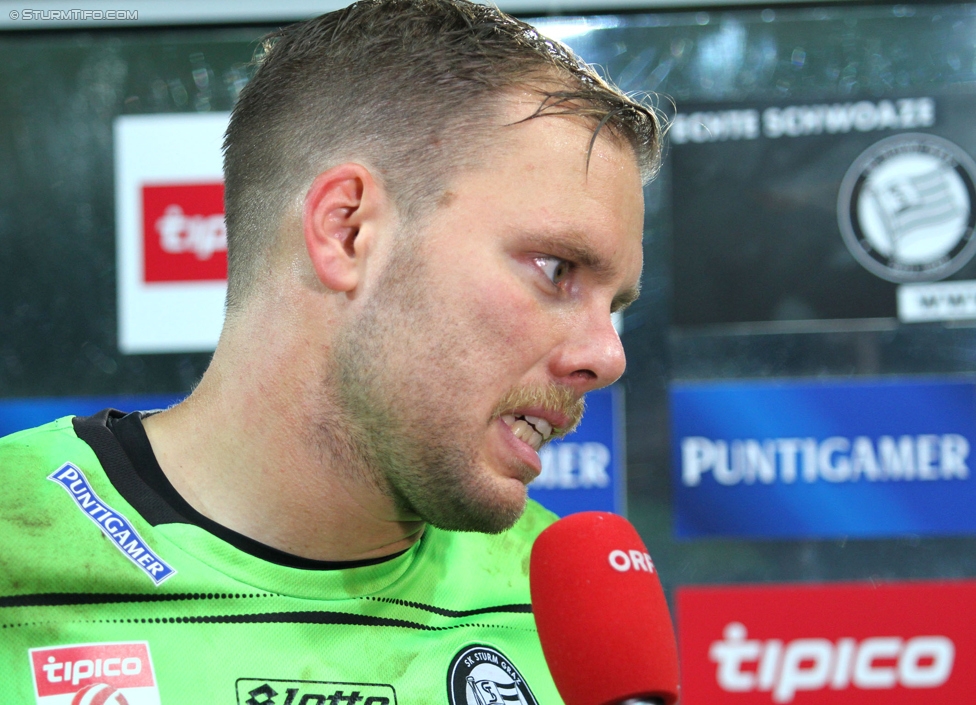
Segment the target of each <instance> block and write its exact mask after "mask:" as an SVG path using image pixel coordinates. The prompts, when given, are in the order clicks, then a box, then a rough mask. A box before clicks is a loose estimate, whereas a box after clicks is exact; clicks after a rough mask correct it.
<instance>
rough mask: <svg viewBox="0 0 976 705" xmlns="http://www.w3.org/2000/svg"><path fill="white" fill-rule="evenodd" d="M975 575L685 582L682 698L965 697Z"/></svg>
mask: <svg viewBox="0 0 976 705" xmlns="http://www.w3.org/2000/svg"><path fill="white" fill-rule="evenodd" d="M974 601H976V581H958V582H933V583H889V584H881V585H860V584H846V585H829V586H796V587H793V586H790V587H786V586H771V587H730V588H682V589H680V590H679V591H678V625H679V642H680V644H681V665H682V680H683V683H682V690H683V696H682V700H681V702H682V705H716V704H718V705H726V704H728V705H760V704H761V705H777V704H779V703H795V704H796V705H807V704H809V705H841V704H848V703H849V704H850V705H899V704H901V703H904V704H905V705H908V704H909V703H911V704H912V705H914V704H915V703H920V702H925V703H952V702H969V701H971V700H972V693H974V692H976V616H974V613H973V610H972V604H973V602H974Z"/></svg>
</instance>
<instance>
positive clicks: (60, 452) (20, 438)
mask: <svg viewBox="0 0 976 705" xmlns="http://www.w3.org/2000/svg"><path fill="white" fill-rule="evenodd" d="M73 418H74V417H73V416H64V417H62V418H60V419H57V420H55V421H51V422H50V423H46V424H44V425H43V426H36V427H34V428H28V429H25V430H23V431H18V432H16V433H12V434H10V435H9V436H4V437H3V438H0V469H2V470H3V474H4V478H5V480H6V481H8V482H9V481H10V480H11V479H12V478H13V477H14V476H15V475H19V474H21V473H28V474H30V473H31V472H32V471H35V470H36V471H44V470H47V473H46V474H50V473H52V472H54V471H55V470H57V467H58V466H59V465H61V464H63V463H64V462H67V461H68V460H70V458H69V457H67V456H69V455H73V454H76V453H77V452H78V451H79V450H80V449H87V448H88V446H87V445H86V444H85V443H84V442H83V441H81V439H79V438H78V436H77V435H76V434H75V430H74V426H73V424H72V420H73ZM79 444H80V445H79Z"/></svg>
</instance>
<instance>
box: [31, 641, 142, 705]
mask: <svg viewBox="0 0 976 705" xmlns="http://www.w3.org/2000/svg"><path fill="white" fill-rule="evenodd" d="M28 653H29V657H30V662H31V672H32V674H33V676H34V692H35V694H36V696H37V705H160V702H159V689H158V688H157V686H156V678H155V675H154V674H153V665H152V659H151V658H150V656H149V644H148V643H147V642H145V641H129V642H118V643H101V644H75V645H72V646H54V647H46V648H39V649H30V651H29V652H28Z"/></svg>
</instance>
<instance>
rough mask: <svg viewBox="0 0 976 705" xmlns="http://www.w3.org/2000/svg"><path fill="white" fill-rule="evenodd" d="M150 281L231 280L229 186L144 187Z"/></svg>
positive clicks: (147, 278)
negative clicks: (226, 201)
mask: <svg viewBox="0 0 976 705" xmlns="http://www.w3.org/2000/svg"><path fill="white" fill-rule="evenodd" d="M142 217H143V253H144V258H143V263H144V270H143V271H144V281H146V282H185V281H221V280H226V279H227V228H226V226H225V225H224V185H223V183H221V182H217V183H201V184H176V185H173V184H170V185H165V186H163V185H160V186H152V185H143V187H142Z"/></svg>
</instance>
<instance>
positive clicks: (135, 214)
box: [115, 113, 229, 354]
mask: <svg viewBox="0 0 976 705" xmlns="http://www.w3.org/2000/svg"><path fill="white" fill-rule="evenodd" d="M228 119H229V117H228V114H226V113H206V114H166V115H123V116H121V117H118V118H116V120H115V199H116V200H115V203H116V206H115V207H116V257H117V272H118V273H117V277H118V326H119V330H118V336H119V338H118V339H119V349H120V350H121V351H122V352H123V353H127V354H136V353H170V352H208V351H211V350H213V349H214V348H215V347H216V346H217V338H218V337H219V336H220V328H221V326H222V324H223V320H224V296H225V294H226V291H227V231H226V228H225V225H224V185H223V175H222V169H221V166H222V157H221V143H222V141H223V135H224V131H225V130H226V129H227V121H228Z"/></svg>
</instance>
